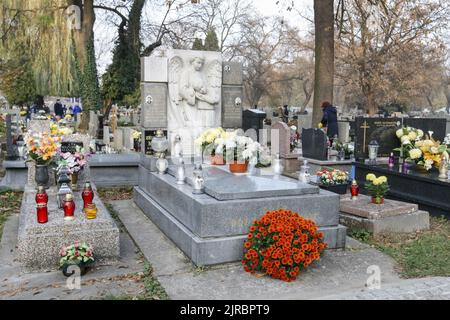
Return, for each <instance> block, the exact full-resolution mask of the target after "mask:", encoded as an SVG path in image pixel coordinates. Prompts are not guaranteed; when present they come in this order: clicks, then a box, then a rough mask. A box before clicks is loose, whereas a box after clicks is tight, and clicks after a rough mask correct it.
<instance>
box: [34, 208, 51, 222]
mask: <svg viewBox="0 0 450 320" xmlns="http://www.w3.org/2000/svg"><path fill="white" fill-rule="evenodd" d="M36 213H37V222H38V223H47V222H48V209H47V204H46V203H38V204H37V206H36Z"/></svg>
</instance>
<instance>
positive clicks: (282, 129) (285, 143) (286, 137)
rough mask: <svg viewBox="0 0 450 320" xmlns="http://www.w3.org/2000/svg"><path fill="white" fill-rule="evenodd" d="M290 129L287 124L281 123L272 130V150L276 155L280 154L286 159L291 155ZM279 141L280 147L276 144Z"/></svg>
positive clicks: (276, 124) (273, 126)
mask: <svg viewBox="0 0 450 320" xmlns="http://www.w3.org/2000/svg"><path fill="white" fill-rule="evenodd" d="M290 130H291V129H290V128H289V127H288V126H287V124H286V123H284V122H282V121H279V122H276V123H274V124H273V125H272V130H271V141H272V145H271V147H272V149H274V150H275V151H274V152H275V153H279V154H280V157H282V158H283V157H286V156H287V155H288V154H290V153H291V143H290ZM276 141H278V146H277V145H275V142H276Z"/></svg>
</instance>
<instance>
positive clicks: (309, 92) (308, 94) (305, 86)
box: [300, 80, 314, 113]
mask: <svg viewBox="0 0 450 320" xmlns="http://www.w3.org/2000/svg"><path fill="white" fill-rule="evenodd" d="M308 82H309V81H308V80H306V81H304V82H303V92H304V94H305V101H303V105H302V107H301V109H300V112H301V113H304V112H305V110H306V107H307V106H308V104H309V101H311V97H312V95H313V93H314V87H312V88H308Z"/></svg>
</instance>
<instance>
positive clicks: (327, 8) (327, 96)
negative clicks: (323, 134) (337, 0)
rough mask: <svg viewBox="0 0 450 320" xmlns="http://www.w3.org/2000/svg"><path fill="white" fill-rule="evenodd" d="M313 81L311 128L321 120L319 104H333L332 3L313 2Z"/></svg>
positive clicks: (327, 1)
mask: <svg viewBox="0 0 450 320" xmlns="http://www.w3.org/2000/svg"><path fill="white" fill-rule="evenodd" d="M314 29H315V78H314V79H315V80H314V103H313V117H312V126H313V127H315V126H316V125H317V124H318V123H319V122H320V120H321V118H322V109H321V108H320V107H321V104H322V102H324V101H329V102H330V103H333V87H334V1H333V0H314Z"/></svg>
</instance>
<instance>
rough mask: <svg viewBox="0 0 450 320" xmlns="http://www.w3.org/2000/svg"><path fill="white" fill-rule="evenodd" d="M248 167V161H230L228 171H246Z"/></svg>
mask: <svg viewBox="0 0 450 320" xmlns="http://www.w3.org/2000/svg"><path fill="white" fill-rule="evenodd" d="M247 169H248V162H245V163H239V162H238V163H236V162H232V163H230V171H231V172H232V173H246V172H247Z"/></svg>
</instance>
